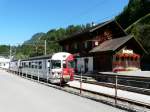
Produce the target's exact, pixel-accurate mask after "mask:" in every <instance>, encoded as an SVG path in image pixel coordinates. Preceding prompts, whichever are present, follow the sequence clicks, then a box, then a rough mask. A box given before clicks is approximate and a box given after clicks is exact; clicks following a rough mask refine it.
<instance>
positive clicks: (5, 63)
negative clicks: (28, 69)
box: [0, 57, 10, 69]
mask: <svg viewBox="0 0 150 112" xmlns="http://www.w3.org/2000/svg"><path fill="white" fill-rule="evenodd" d="M9 62H10V59H7V58H5V57H0V68H5V69H8V68H9Z"/></svg>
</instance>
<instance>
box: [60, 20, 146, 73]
mask: <svg viewBox="0 0 150 112" xmlns="http://www.w3.org/2000/svg"><path fill="white" fill-rule="evenodd" d="M59 44H60V45H61V46H62V51H65V52H69V53H72V54H74V56H75V57H76V60H75V62H76V64H75V65H76V68H77V71H78V72H80V70H81V69H82V70H83V71H84V72H95V71H112V66H113V65H112V61H113V56H114V55H115V54H116V53H118V52H121V51H122V50H123V49H131V50H133V52H134V53H136V54H140V55H142V54H143V52H144V48H143V47H142V46H141V45H140V44H139V43H138V41H136V39H135V38H134V37H133V36H132V35H127V33H126V32H125V31H124V30H123V29H122V28H121V26H120V25H119V24H118V23H117V22H116V21H115V20H110V21H106V22H103V23H100V24H97V25H95V26H92V27H91V28H89V29H85V30H84V31H81V32H77V33H75V34H73V35H71V36H70V37H68V38H65V39H63V40H60V41H59ZM81 66H82V67H81Z"/></svg>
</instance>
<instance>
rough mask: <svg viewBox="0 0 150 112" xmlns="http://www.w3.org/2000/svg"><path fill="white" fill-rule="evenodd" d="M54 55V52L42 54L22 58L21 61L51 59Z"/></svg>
mask: <svg viewBox="0 0 150 112" xmlns="http://www.w3.org/2000/svg"><path fill="white" fill-rule="evenodd" d="M52 55H53V54H48V55H42V56H36V57H31V58H28V59H22V60H21V61H28V60H40V59H49V58H51V57H52Z"/></svg>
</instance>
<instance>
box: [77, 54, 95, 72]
mask: <svg viewBox="0 0 150 112" xmlns="http://www.w3.org/2000/svg"><path fill="white" fill-rule="evenodd" d="M76 59H77V71H78V72H81V71H82V72H93V57H80V58H76ZM85 59H87V60H88V71H86V70H85Z"/></svg>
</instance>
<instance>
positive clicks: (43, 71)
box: [9, 52, 75, 84]
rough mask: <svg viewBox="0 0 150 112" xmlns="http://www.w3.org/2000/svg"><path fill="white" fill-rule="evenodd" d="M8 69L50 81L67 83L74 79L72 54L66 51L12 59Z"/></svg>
mask: <svg viewBox="0 0 150 112" xmlns="http://www.w3.org/2000/svg"><path fill="white" fill-rule="evenodd" d="M9 71H11V72H15V73H18V74H22V75H27V76H28V75H29V76H32V77H36V78H40V79H46V80H48V81H49V82H50V83H55V84H58V83H67V82H68V81H72V80H74V73H75V72H74V56H73V55H72V54H70V53H67V52H58V53H54V54H52V55H46V56H37V57H32V58H29V59H23V60H12V61H10V64H9Z"/></svg>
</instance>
